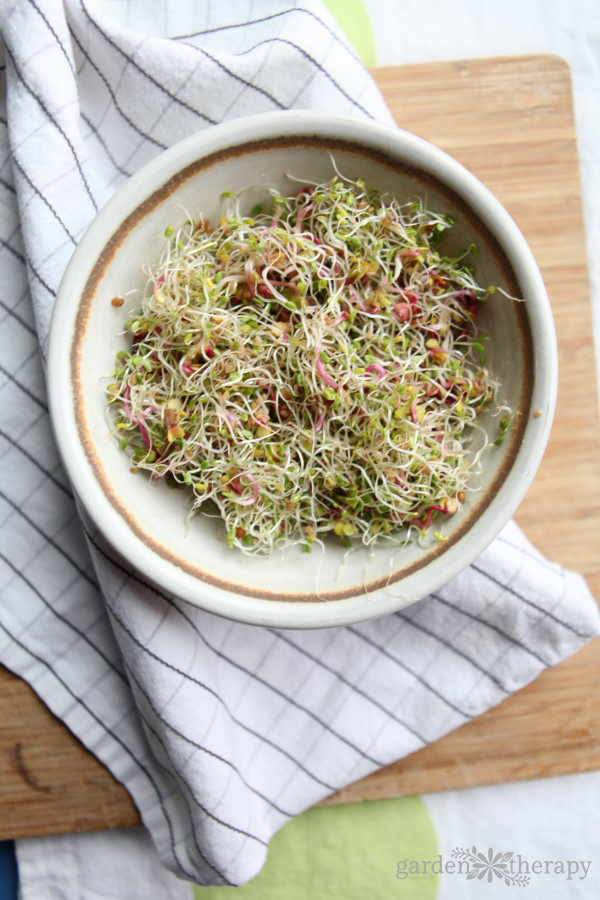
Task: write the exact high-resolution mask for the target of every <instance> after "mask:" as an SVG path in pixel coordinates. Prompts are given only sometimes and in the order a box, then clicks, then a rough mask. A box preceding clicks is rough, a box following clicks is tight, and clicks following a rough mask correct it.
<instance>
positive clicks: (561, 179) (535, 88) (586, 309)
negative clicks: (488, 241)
mask: <svg viewBox="0 0 600 900" xmlns="http://www.w3.org/2000/svg"><path fill="white" fill-rule="evenodd" d="M374 74H375V77H376V79H377V81H378V83H379V85H380V87H381V90H382V92H383V94H384V96H385V98H386V100H387V102H388V104H389V106H390V108H391V110H392V112H393V114H394V116H395V118H396V121H397V122H398V124H399V125H400V126H401V127H403V128H406V129H407V130H409V131H412V132H414V133H415V134H418V135H420V136H422V137H424V138H427V139H428V140H430V141H432V142H433V143H434V144H437V145H438V146H440V147H442V148H443V149H444V150H447V151H448V152H450V153H451V154H452V155H453V156H454V157H456V158H457V159H458V160H460V162H462V163H464V165H466V166H467V167H468V168H469V169H471V171H473V172H474V173H475V174H476V175H477V176H479V178H480V179H481V180H482V181H483V182H484V183H485V184H487V185H488V187H490V188H491V189H492V191H493V192H494V193H495V194H496V195H497V196H498V197H499V199H500V200H501V201H502V202H503V203H504V205H505V206H506V207H507V208H508V210H509V211H510V212H511V213H512V215H513V216H514V218H515V219H516V221H517V223H518V224H519V226H520V227H521V229H522V231H523V232H524V234H525V236H526V238H527V239H528V240H529V243H530V245H531V247H532V249H533V251H534V253H535V255H536V257H537V260H538V263H539V265H540V267H541V269H542V273H543V275H544V278H545V280H546V284H547V287H548V291H549V294H550V299H551V301H552V307H553V310H554V316H555V320H556V327H557V332H558V342H559V358H560V389H559V397H558V406H557V411H556V419H555V425H554V428H553V433H552V437H551V440H550V444H549V447H548V450H547V452H546V456H545V458H544V461H543V464H542V466H541V468H540V471H539V473H538V475H537V477H536V479H535V482H534V484H533V485H532V487H531V489H530V491H529V493H528V495H527V498H526V499H525V501H524V502H523V504H522V506H521V508H520V510H519V513H518V516H517V519H518V521H519V523H520V524H521V525H522V526H523V528H524V529H525V531H526V532H527V534H528V535H529V537H530V538H531V539H532V540H533V541H534V542H535V543H536V544H537V546H538V547H539V548H540V549H541V550H542V551H543V552H544V553H545V554H546V555H547V556H549V557H551V558H553V559H557V560H559V561H560V562H562V563H564V564H565V565H568V566H570V567H572V568H574V569H578V570H579V571H580V572H582V573H583V574H584V575H585V576H586V577H587V579H588V582H589V584H590V586H591V588H592V590H593V591H594V593H595V595H596V596H597V597H598V596H600V455H599V451H598V447H599V439H600V430H599V425H598V407H597V398H596V392H595V387H594V386H595V369H594V356H593V343H592V326H591V315H590V306H589V295H588V280H587V269H586V258H585V242H584V233H583V225H582V214H581V197H580V185H579V173H578V166H577V150H576V144H575V131H574V125H573V110H572V103H571V90H570V80H569V71H568V69H567V66H566V65H565V63H563V62H562V61H561V60H559V59H558V58H556V57H548V56H531V57H519V58H509V59H491V60H477V61H468V62H456V63H439V64H433V65H413V66H403V67H401V68H399V67H395V68H387V69H379V70H376V71H375V73H374ZM599 689H600V642H599V641H596V642H593V643H592V644H591V645H588V646H587V647H586V648H585V649H584V650H582V651H581V652H579V653H577V654H576V655H575V656H573V657H572V658H571V659H569V660H567V661H566V662H564V663H563V664H562V665H560V666H557V667H556V668H554V669H551V670H549V671H547V672H545V673H544V674H543V675H542V676H541V677H540V678H538V679H537V681H535V682H534V683H533V684H532V685H530V686H529V687H527V688H525V689H524V690H522V691H520V692H519V693H518V694H516V695H514V696H512V697H510V698H508V699H507V700H505V701H504V702H503V703H501V704H500V705H499V706H497V707H496V708H495V709H493V710H491V711H490V712H488V713H486V714H485V715H483V716H481V717H480V718H478V719H476V720H475V721H474V722H471V723H469V724H468V725H465V726H463V727H462V728H459V729H458V730H457V731H454V732H452V733H451V734H449V735H447V736H446V737H445V738H443V739H441V740H439V741H437V742H436V743H435V744H432V745H431V746H429V747H426V748H425V749H423V750H420V751H419V752H418V753H415V754H413V755H412V756H409V757H408V758H406V759H404V760H402V761H401V762H398V763H395V764H394V765H391V766H388V767H387V768H385V769H382V770H380V771H379V772H376V773H375V774H374V775H371V776H370V777H369V778H366V779H363V780H362V781H359V782H357V783H356V784H353V785H351V786H350V787H348V788H346V789H345V790H343V791H341V792H340V793H338V794H335V795H334V796H333V797H331V798H329V799H328V800H327V801H325V802H326V803H345V802H350V801H358V800H365V799H371V798H381V797H392V796H399V795H402V794H414V793H421V792H424V791H439V790H444V789H447V788H462V787H471V786H474V785H479V784H491V783H496V782H501V781H512V780H516V779H524V778H534V777H540V776H544V775H555V774H564V773H567V772H583V771H588V770H591V769H597V768H600V711H599V704H598V692H599ZM138 821H139V819H138V815H137V811H136V809H135V806H134V805H133V802H132V801H131V799H130V797H129V795H128V794H127V792H126V791H125V789H124V788H123V787H122V786H121V785H120V784H118V783H117V782H116V781H115V780H114V779H113V778H112V776H111V775H110V774H109V772H108V771H107V770H106V769H105V768H104V767H103V766H102V765H101V763H99V762H98V761H97V760H96V759H95V757H93V756H91V754H89V753H88V752H87V751H86V750H85V749H84V748H83V747H82V745H81V744H80V743H79V742H78V741H77V740H76V739H75V738H74V737H73V736H72V735H71V734H70V733H69V732H68V731H67V729H66V728H65V727H64V726H63V725H62V724H61V723H60V722H59V721H57V720H56V719H55V718H54V717H53V716H52V715H51V714H50V713H49V712H48V710H47V709H46V708H45V707H44V706H43V704H42V703H41V702H40V701H39V700H38V699H37V697H36V696H35V694H34V693H33V691H32V690H31V689H30V688H29V687H27V685H25V683H24V682H23V681H21V680H20V679H18V678H15V677H14V676H13V675H11V674H9V673H8V672H7V671H6V670H1V669H0V838H1V837H24V836H28V835H35V834H51V833H57V832H65V831H77V830H91V829H95V828H110V827H115V826H119V825H133V824H136V823H137V822H138Z"/></svg>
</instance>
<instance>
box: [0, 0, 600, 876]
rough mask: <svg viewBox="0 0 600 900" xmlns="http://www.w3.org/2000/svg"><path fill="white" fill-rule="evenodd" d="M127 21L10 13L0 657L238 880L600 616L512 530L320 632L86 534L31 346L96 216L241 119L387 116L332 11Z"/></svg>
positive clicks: (164, 849)
mask: <svg viewBox="0 0 600 900" xmlns="http://www.w3.org/2000/svg"><path fill="white" fill-rule="evenodd" d="M126 6H127V10H126V12H125V11H124V10H125V7H124V4H123V3H121V2H119V0H117V2H116V3H114V10H115V12H116V13H117V15H118V14H119V13H120V15H121V21H118V20H117V17H116V16H115V15H112V16H111V17H110V18H108V17H106V16H105V15H104V16H103V15H102V14H99V12H98V10H97V8H96V7H94V6H93V5H92V3H91V2H90V0H83V2H77V0H68V2H66V3H65V4H64V5H63V4H62V3H60V2H59V0H19V2H14V0H13V2H10V0H3V2H2V3H0V29H1V32H2V38H3V53H4V59H3V66H4V70H3V81H4V84H5V88H4V90H3V92H2V100H1V103H2V109H1V110H0V140H1V149H0V154H1V155H0V166H1V171H0V202H1V203H2V212H3V215H2V218H1V220H0V229H1V231H0V245H1V248H2V251H1V253H2V256H1V258H2V263H3V278H2V291H1V293H0V304H1V305H0V309H1V310H2V314H3V316H4V318H3V322H2V331H1V340H2V346H1V358H0V378H1V379H2V380H1V381H0V391H1V394H0V396H1V397H2V401H3V411H4V415H3V417H2V422H1V423H0V439H1V446H0V452H1V453H2V457H1V465H2V474H1V480H0V517H1V518H0V523H1V524H0V530H1V550H0V566H1V568H0V578H1V579H2V581H1V582H0V583H1V585H2V604H1V605H0V660H1V661H2V662H3V663H4V664H5V665H6V666H8V667H9V668H11V669H12V670H13V671H15V672H16V673H18V674H19V675H21V676H22V677H24V678H25V679H26V680H27V681H29V683H30V684H31V685H32V687H33V688H34V689H35V690H36V691H37V693H38V694H39V695H40V697H41V698H42V699H43V700H44V701H45V702H46V704H47V705H48V706H49V707H50V708H51V709H52V711H53V712H54V713H55V714H56V715H58V716H59V717H60V718H61V719H62V720H63V721H64V722H65V723H66V724H67V725H68V726H69V728H71V730H72V731H73V732H74V733H75V734H76V735H77V736H78V737H79V738H80V739H81V740H82V741H83V743H84V744H86V746H87V747H89V748H90V750H92V751H93V752H94V753H95V754H96V755H97V756H98V757H99V758H100V759H101V760H102V761H103V762H104V763H105V764H106V765H107V766H108V767H109V768H110V769H111V771H112V772H113V774H114V775H115V777H116V778H118V779H119V780H120V781H122V782H123V783H124V784H125V785H126V787H127V788H128V790H129V791H130V793H131V794H132V796H133V798H134V800H135V802H136V804H137V806H138V809H139V811H140V814H141V817H142V819H143V822H144V824H145V825H146V827H147V828H148V829H149V831H150V834H151V836H152V839H153V841H154V844H155V846H156V847H157V849H158V852H159V854H160V857H161V859H162V861H163V863H164V864H165V865H166V866H168V867H169V868H170V869H171V870H172V871H174V872H176V873H177V874H178V875H180V876H181V877H183V878H187V879H190V880H195V881H197V882H199V883H201V884H240V883H242V882H244V881H246V880H248V879H249V878H251V877H252V876H253V875H254V874H255V873H256V872H257V871H258V870H259V869H260V867H261V865H262V864H263V862H264V858H265V853H266V847H267V845H268V841H269V838H270V836H271V835H272V834H273V832H274V831H276V830H277V829H278V828H280V827H281V825H283V824H284V823H285V822H286V821H287V819H289V817H290V816H293V815H296V814H297V813H298V812H300V811H301V810H303V809H305V808H306V807H308V806H310V805H312V804H313V803H315V802H316V801H317V800H318V799H320V798H321V797H323V796H325V795H326V794H329V793H331V792H332V791H333V790H335V789H337V788H339V787H341V786H343V785H344V784H347V783H349V782H351V781H354V780H355V779H357V778H360V777H361V776H363V775H365V774H367V773H368V772H370V771H373V770H374V769H376V768H379V767H380V766H382V765H385V764H387V763H389V762H391V761H392V760H394V759H397V758H399V757H401V756H403V755H406V754H407V753H411V752H412V751H414V750H416V749H418V748H419V747H421V746H423V745H424V744H426V743H429V742H430V741H433V740H435V739H436V738H438V737H439V736H440V735H442V734H444V733H446V732H447V731H449V730H451V729H452V728H455V727H457V726H458V725H461V724H463V723H464V722H466V721H468V720H469V719H471V718H473V717H474V716H476V715H479V714H480V713H481V712H483V711H484V710H486V709H488V708H489V707H490V706H493V705H494V704H495V703H497V702H499V701H500V700H502V699H503V698H504V697H506V696H507V695H508V694H510V693H511V692H513V691H515V690H518V689H519V688H520V687H522V686H523V685H524V684H526V683H528V682H529V681H531V680H532V679H533V678H535V677H536V676H537V675H538V674H539V673H540V672H541V671H542V670H543V669H544V668H546V667H547V666H550V665H553V664H555V663H557V662H559V661H560V660H561V659H564V658H565V657H566V656H568V655H569V654H571V653H573V652H575V651H576V650H577V649H578V648H579V647H580V646H582V644H583V643H585V641H586V640H588V639H589V638H590V637H592V636H593V635H594V634H596V633H597V632H598V627H599V620H598V613H597V609H596V606H595V603H594V601H593V598H592V597H591V595H590V593H589V591H588V589H587V587H586V585H585V583H584V581H583V579H582V578H581V577H580V576H578V575H576V574H574V573H571V572H568V571H565V570H564V569H562V568H561V567H560V566H557V565H553V564H551V563H549V562H547V561H546V560H545V559H544V558H543V557H542V556H541V555H540V554H539V553H537V551H536V550H535V549H534V548H533V547H532V546H531V545H530V544H529V543H528V542H527V541H526V539H525V538H524V536H523V535H522V534H521V532H520V531H519V529H518V528H517V526H516V525H514V524H512V523H511V524H510V525H508V526H507V527H506V528H505V529H504V531H503V533H502V535H501V536H500V537H499V538H498V539H497V540H496V541H495V542H494V543H493V544H492V546H491V547H490V548H489V549H488V550H487V551H486V552H485V553H484V554H483V555H482V557H481V558H480V559H479V560H478V561H477V563H476V564H474V565H472V566H471V567H469V569H468V570H466V571H465V572H464V573H463V574H462V575H460V576H458V577H457V578H456V579H454V580H453V581H452V582H451V583H450V584H448V585H447V586H446V587H445V588H443V589H442V590H440V591H439V592H438V593H437V594H436V595H432V596H431V597H429V598H428V599H426V600H424V601H422V602H421V603H419V604H417V605H416V606H413V607H410V608H409V609H407V610H404V611H401V612H399V613H396V614H395V615H392V616H389V617H386V618H385V619H383V620H376V621H373V622H369V623H365V624H361V625H358V626H353V627H346V628H335V629H326V630H323V631H317V632H291V631H290V632H288V631H282V630H275V629H267V628H255V627H252V626H246V625H240V624H236V623H232V622H228V621H225V620H222V619H220V618H218V617H216V616H212V615H209V614H207V613H204V612H202V611H200V610H197V609H195V608H192V607H190V606H188V605H187V604H185V603H184V602H182V601H180V600H178V599H177V598H175V597H172V596H169V595H168V594H166V593H165V592H161V591H158V590H156V589H154V588H152V586H151V585H150V584H149V583H148V582H147V581H146V580H145V579H144V576H143V575H142V574H140V573H138V572H134V571H132V570H131V569H130V567H129V566H128V564H127V563H126V562H125V561H124V560H122V559H121V558H120V557H119V556H118V554H117V553H115V551H114V550H112V549H111V548H109V547H108V546H106V545H105V544H104V542H103V541H102V539H101V538H100V536H98V535H97V534H96V532H95V530H94V528H93V527H92V526H91V525H90V524H89V523H85V524H83V527H82V522H81V519H80V517H79V516H78V514H77V511H76V509H75V506H74V503H73V500H72V497H71V494H70V489H69V486H68V483H67V482H66V479H65V477H64V475H63V474H62V471H61V469H60V465H59V462H58V459H57V457H56V451H55V449H54V447H53V443H52V439H51V435H50V429H49V424H48V417H47V408H46V402H45V396H44V378H43V367H42V363H41V361H40V348H41V357H42V359H43V357H44V355H45V348H46V345H47V335H48V327H49V321H50V314H51V310H52V303H53V299H54V296H55V293H56V290H57V288H58V285H59V282H60V278H61V276H62V273H63V271H64V268H65V266H66V264H67V262H68V260H69V257H70V255H71V253H72V252H73V249H74V247H75V245H76V243H77V241H78V239H79V238H80V237H81V235H82V233H83V231H84V230H85V228H86V226H87V225H88V224H89V222H90V221H91V220H92V218H93V216H94V214H95V212H96V210H97V209H99V208H100V207H101V206H102V205H103V203H105V202H106V200H107V199H108V198H109V197H110V196H111V194H112V193H113V192H114V191H115V190H116V188H117V187H118V186H119V184H121V183H122V182H123V180H124V179H125V178H126V177H127V175H130V174H132V173H133V172H134V171H136V170H137V169H138V168H139V167H140V166H141V165H142V164H143V163H144V162H146V161H147V160H149V159H151V158H152V157H153V156H154V155H155V154H157V153H158V152H160V150H161V149H163V148H165V147H166V146H168V145H170V144H172V143H173V142H175V141H177V140H179V139H181V138H183V137H185V136H187V135H188V134H191V133H193V132H194V131H196V130H198V129H199V128H203V127H209V126H210V125H212V124H215V123H216V122H219V121H223V120H225V119H230V118H233V117H235V116H239V115H244V114H248V113H252V112H258V111H264V110H270V109H280V108H289V107H311V108H319V109H330V110H335V111H336V112H343V113H350V114H352V115H356V116H361V117H367V118H372V119H376V120H378V121H382V122H390V117H389V113H388V112H387V110H386V108H385V105H384V103H383V101H382V99H381V97H380V95H379V94H378V92H377V89H376V88H375V86H374V84H373V82H372V81H371V79H370V77H369V75H368V73H367V72H366V71H365V69H364V68H363V67H362V65H361V63H360V62H359V61H358V60H357V59H356V57H355V56H354V54H353V52H352V50H351V49H350V47H349V46H348V44H347V43H346V42H345V40H344V38H343V36H342V35H341V33H340V32H339V31H338V29H337V27H336V25H335V23H334V21H333V20H332V19H331V18H330V17H329V15H328V13H327V11H326V9H325V8H324V6H323V5H321V4H318V3H313V2H305V3H302V4H297V5H293V4H290V5H289V7H288V6H286V8H285V9H282V8H281V5H280V4H277V3H271V2H254V3H250V2H237V3H230V4H219V5H218V6H217V5H216V4H213V5H204V4H193V3H192V2H189V3H180V4H179V3H178V4H175V3H172V4H168V3H162V2H157V3H152V4H149V3H143V4H142V3H136V2H132V3H129V4H127V5H126ZM123 15H127V16H129V17H130V19H131V21H132V22H134V23H135V24H134V27H132V26H131V24H130V25H129V26H127V25H126V24H124V23H123V21H122V18H123ZM165 34H167V35H169V37H168V38H166V37H164V35H165ZM84 530H85V537H84Z"/></svg>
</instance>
